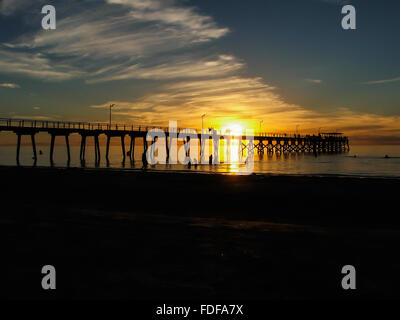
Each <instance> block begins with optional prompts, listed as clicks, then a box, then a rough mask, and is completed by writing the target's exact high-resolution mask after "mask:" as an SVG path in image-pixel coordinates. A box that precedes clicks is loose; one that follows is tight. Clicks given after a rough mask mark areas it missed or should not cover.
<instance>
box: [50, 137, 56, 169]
mask: <svg viewBox="0 0 400 320" xmlns="http://www.w3.org/2000/svg"><path fill="white" fill-rule="evenodd" d="M55 139H56V136H55V135H54V134H52V135H51V141H50V163H51V164H53V163H54V161H53V153H54V140H55Z"/></svg>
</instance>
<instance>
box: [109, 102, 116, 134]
mask: <svg viewBox="0 0 400 320" xmlns="http://www.w3.org/2000/svg"><path fill="white" fill-rule="evenodd" d="M114 107H115V104H110V130H111V109H112V108H114Z"/></svg>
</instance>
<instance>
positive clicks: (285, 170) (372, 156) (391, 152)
mask: <svg viewBox="0 0 400 320" xmlns="http://www.w3.org/2000/svg"><path fill="white" fill-rule="evenodd" d="M37 149H38V150H41V151H42V154H41V155H38V161H37V166H50V161H49V147H48V146H38V147H37ZM142 152H143V147H142V146H137V147H136V149H135V159H136V161H135V162H134V164H133V165H131V163H130V161H129V160H128V158H127V161H126V162H125V164H123V163H122V152H121V147H119V146H117V145H116V146H112V147H111V149H110V163H109V167H111V168H125V169H126V170H132V169H133V170H136V169H140V168H141V166H142V163H141V154H142ZM15 154H16V147H15V146H0V165H16V160H15ZM104 154H105V150H104V147H102V148H101V158H102V159H101V162H100V165H99V167H100V168H105V167H107V163H106V161H105V159H104ZM385 155H388V156H389V158H385ZM354 156H356V157H354ZM71 158H72V159H71V162H70V164H69V166H70V167H81V166H82V164H81V163H80V161H79V147H78V146H71ZM20 165H23V166H32V165H33V159H32V148H31V146H29V145H24V146H22V147H21V153H20ZM54 166H56V167H66V166H67V157H66V150H65V146H63V145H60V146H56V147H55V152H54ZM84 166H85V167H87V168H94V167H95V162H94V150H93V147H92V146H88V147H87V148H86V161H85V164H84ZM242 167H243V166H242ZM238 168H239V166H238V165H237V164H224V163H222V164H219V165H213V166H209V165H199V166H198V167H197V168H194V166H192V167H191V168H190V169H188V167H187V166H184V165H180V164H178V165H155V166H153V167H149V170H185V171H188V170H190V171H192V172H218V173H236V172H238ZM253 172H255V173H264V174H292V175H293V174H294V175H327V174H329V175H330V174H334V175H353V176H362V177H367V176H369V177H370V176H376V177H400V146H357V145H353V146H351V150H350V152H349V153H342V154H319V155H318V156H315V155H313V154H301V153H299V154H296V153H288V154H284V155H276V154H274V155H267V154H264V156H262V157H260V156H258V155H257V154H256V155H255V161H254V171H253Z"/></svg>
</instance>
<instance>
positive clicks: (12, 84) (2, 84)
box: [0, 83, 20, 89]
mask: <svg viewBox="0 0 400 320" xmlns="http://www.w3.org/2000/svg"><path fill="white" fill-rule="evenodd" d="M0 87H3V88H9V89H17V88H20V86H19V85H18V84H16V83H0Z"/></svg>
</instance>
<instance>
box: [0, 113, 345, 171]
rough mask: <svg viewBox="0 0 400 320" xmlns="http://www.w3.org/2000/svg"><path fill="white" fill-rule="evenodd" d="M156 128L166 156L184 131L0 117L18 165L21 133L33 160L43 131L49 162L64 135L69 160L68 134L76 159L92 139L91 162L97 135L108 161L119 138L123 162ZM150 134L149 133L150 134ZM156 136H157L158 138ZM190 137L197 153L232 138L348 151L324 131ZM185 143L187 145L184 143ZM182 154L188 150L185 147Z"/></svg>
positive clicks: (266, 145) (264, 145)
mask: <svg viewBox="0 0 400 320" xmlns="http://www.w3.org/2000/svg"><path fill="white" fill-rule="evenodd" d="M157 130H158V131H159V132H163V134H164V136H165V142H166V143H165V146H166V152H167V157H168V156H169V149H170V146H171V142H172V139H174V138H177V135H178V134H179V133H180V132H185V130H181V129H179V128H173V129H172V130H171V128H168V127H152V126H134V125H123V124H122V125H121V124H105V123H88V122H69V121H44V120H29V119H5V118H0V132H1V131H10V132H14V133H15V134H16V135H17V152H16V160H17V163H18V164H19V155H20V148H21V136H23V135H28V136H30V137H31V142H32V149H33V159H34V160H35V161H36V160H37V151H36V143H35V135H36V134H37V133H40V132H46V133H48V134H50V135H51V142H50V162H51V163H53V154H54V143H55V138H56V137H64V139H65V144H66V148H67V157H68V162H70V160H71V154H70V145H69V136H70V135H71V134H78V135H80V136H81V147H80V160H81V161H84V160H85V151H86V141H87V138H88V137H90V138H93V139H94V147H95V162H96V163H98V162H99V161H100V156H101V154H100V144H99V136H100V135H105V136H106V137H107V142H106V155H105V158H106V160H107V161H108V160H109V149H110V140H111V138H118V139H120V141H121V148H122V159H123V161H125V156H126V155H128V156H129V159H130V161H132V162H133V161H134V150H135V141H136V139H137V138H139V139H142V140H143V145H144V149H145V150H147V148H148V142H149V141H148V139H149V138H148V136H150V137H152V136H153V137H154V138H151V139H150V142H151V141H155V140H156V138H155V136H154V132H155V131H156V132H157ZM152 133H153V135H152ZM126 137H128V138H129V139H130V144H129V152H126V149H125V138H126ZM158 138H159V137H158ZM190 139H199V141H201V154H203V150H204V141H207V140H208V139H210V140H213V142H214V149H218V146H219V142H220V140H223V139H226V140H229V139H232V140H234V139H236V140H240V141H241V142H240V146H241V149H240V150H241V152H243V151H244V150H247V152H254V151H257V152H258V153H264V152H267V153H274V152H276V153H284V152H314V153H319V152H346V151H349V149H350V147H349V139H348V137H346V136H344V135H343V134H342V133H337V132H325V133H320V134H318V135H300V134H283V133H264V132H259V133H255V134H254V136H252V137H251V139H249V137H246V136H245V135H237V134H236V135H235V134H230V133H229V132H221V131H220V130H214V129H207V130H190V131H188V133H187V134H186V139H185V141H186V142H188V141H190ZM186 145H188V144H186ZM185 151H186V154H189V150H188V149H185Z"/></svg>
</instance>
